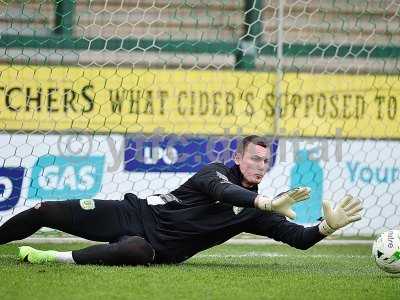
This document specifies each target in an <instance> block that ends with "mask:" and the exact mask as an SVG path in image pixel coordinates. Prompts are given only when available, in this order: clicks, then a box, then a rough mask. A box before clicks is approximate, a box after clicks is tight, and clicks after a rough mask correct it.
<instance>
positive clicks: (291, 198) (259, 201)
mask: <svg viewBox="0 0 400 300" xmlns="http://www.w3.org/2000/svg"><path fill="white" fill-rule="evenodd" d="M310 193H311V189H310V188H308V187H298V188H294V189H291V190H289V191H287V192H284V193H281V194H279V195H278V196H276V197H274V198H273V199H269V198H266V197H264V196H261V195H259V196H257V198H256V200H255V202H254V205H255V207H257V208H259V209H261V210H265V211H273V212H276V213H279V214H281V215H284V216H286V217H288V218H290V219H294V218H295V217H296V213H295V212H294V211H293V210H292V205H293V204H294V203H297V202H300V201H304V200H306V199H308V198H309V197H310Z"/></svg>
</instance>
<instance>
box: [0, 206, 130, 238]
mask: <svg viewBox="0 0 400 300" xmlns="http://www.w3.org/2000/svg"><path fill="white" fill-rule="evenodd" d="M123 212H124V207H122V204H121V201H111V200H91V199H87V200H69V201H55V202H42V203H39V204H37V205H36V206H35V207H33V208H30V209H28V210H25V211H23V212H21V213H19V214H17V215H15V216H13V217H12V218H11V219H9V220H8V221H7V222H5V223H4V224H3V225H2V226H0V245H1V244H6V243H8V242H11V241H15V240H22V239H24V238H27V237H29V236H31V235H32V234H34V233H35V232H36V231H38V230H39V229H40V228H41V227H50V228H53V229H57V230H61V231H63V232H66V233H70V234H73V235H76V236H79V237H82V238H85V239H89V240H94V241H100V242H110V241H115V240H117V239H119V238H120V237H121V236H123V235H129V234H131V233H130V232H127V231H129V226H122V225H121V224H122V223H123V222H122V221H123V220H124V219H123V218H122V217H121V215H122V214H123ZM127 228H128V229H127ZM132 235H133V234H132Z"/></svg>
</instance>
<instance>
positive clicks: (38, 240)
mask: <svg viewBox="0 0 400 300" xmlns="http://www.w3.org/2000/svg"><path fill="white" fill-rule="evenodd" d="M373 242H374V241H373V240H340V239H338V240H322V241H320V242H319V243H318V244H317V245H372V243H373ZM13 243H29V244H38V243H50V244H64V243H65V244H69V243H97V242H93V241H89V240H85V239H82V238H77V237H67V238H62V237H51V238H47V237H33V238H27V239H24V240H22V241H15V242H13ZM224 244H227V245H284V243H281V242H277V241H274V240H271V239H263V238H260V239H230V240H228V241H226V242H225V243H224Z"/></svg>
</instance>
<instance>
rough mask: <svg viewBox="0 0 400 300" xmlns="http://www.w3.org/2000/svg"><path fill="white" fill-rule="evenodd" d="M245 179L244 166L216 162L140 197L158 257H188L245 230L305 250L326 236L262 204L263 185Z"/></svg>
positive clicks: (163, 259)
mask: <svg viewBox="0 0 400 300" xmlns="http://www.w3.org/2000/svg"><path fill="white" fill-rule="evenodd" d="M241 181H242V175H241V172H240V170H239V167H238V166H234V167H232V168H229V167H227V166H225V165H223V164H221V163H212V164H209V165H207V166H206V167H204V168H203V169H202V170H201V171H199V172H198V173H196V174H195V175H193V176H192V177H191V178H190V179H189V180H187V181H186V182H185V183H184V184H182V185H181V186H180V187H178V188H177V189H176V190H174V191H172V192H171V193H169V194H165V195H153V196H150V197H148V198H147V199H139V201H140V210H141V215H142V222H143V227H144V228H143V229H144V235H145V238H146V239H147V240H148V241H149V242H150V243H151V244H152V246H153V247H154V249H155V251H156V258H155V262H156V263H178V262H182V261H184V260H186V259H188V258H189V257H191V256H193V255H194V254H196V253H198V252H200V251H202V250H205V249H208V248H210V247H212V246H215V245H219V244H221V243H223V242H225V241H227V240H229V239H230V238H232V237H233V236H235V235H237V234H239V233H242V232H248V233H253V234H257V235H262V236H267V237H270V238H273V239H274V240H277V241H282V242H284V243H287V244H289V245H291V246H293V247H296V248H299V249H307V248H309V247H310V246H312V245H314V244H315V243H317V242H318V241H320V240H321V239H323V238H324V236H323V235H321V234H320V233H319V230H318V226H313V227H304V226H301V225H298V224H295V223H293V222H290V221H288V220H287V219H286V218H285V217H284V216H282V215H279V214H276V213H268V212H264V211H261V210H259V209H256V208H255V207H254V199H255V198H256V196H257V195H258V194H257V191H258V187H257V186H254V187H252V188H244V187H243V186H242V185H241ZM126 196H128V197H127V198H128V199H129V194H127V195H126ZM131 196H132V197H134V195H133V194H131ZM135 198H136V197H135Z"/></svg>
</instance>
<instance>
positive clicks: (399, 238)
mask: <svg viewBox="0 0 400 300" xmlns="http://www.w3.org/2000/svg"><path fill="white" fill-rule="evenodd" d="M372 255H373V257H374V259H375V262H376V264H377V265H378V267H379V268H381V269H382V270H383V271H385V272H388V273H392V274H397V273H400V230H389V231H386V232H384V233H382V234H381V235H380V236H379V237H378V238H377V239H376V240H375V242H374V244H373V246H372Z"/></svg>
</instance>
